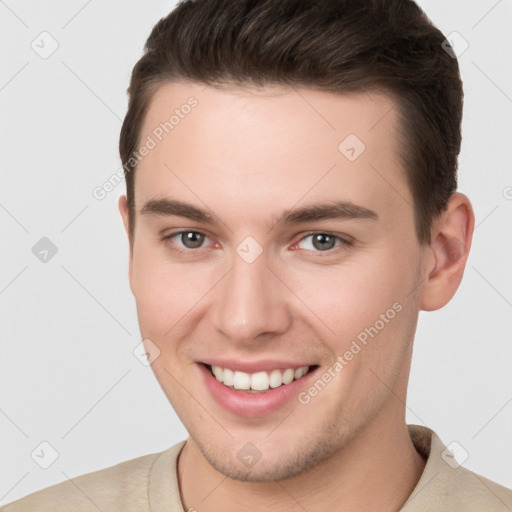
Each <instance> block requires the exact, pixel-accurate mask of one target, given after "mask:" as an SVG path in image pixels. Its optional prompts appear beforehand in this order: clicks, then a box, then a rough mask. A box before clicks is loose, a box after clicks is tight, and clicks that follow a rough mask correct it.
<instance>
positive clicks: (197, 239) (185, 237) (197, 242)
mask: <svg viewBox="0 0 512 512" xmlns="http://www.w3.org/2000/svg"><path fill="white" fill-rule="evenodd" d="M203 240H204V235H203V234H201V233H196V232H195V231H188V232H187V233H182V235H181V241H182V242H183V245H184V246H185V247H188V248H189V249H195V248H197V247H201V244H202V243H203Z"/></svg>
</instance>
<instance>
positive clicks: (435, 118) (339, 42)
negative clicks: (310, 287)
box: [119, 0, 463, 243]
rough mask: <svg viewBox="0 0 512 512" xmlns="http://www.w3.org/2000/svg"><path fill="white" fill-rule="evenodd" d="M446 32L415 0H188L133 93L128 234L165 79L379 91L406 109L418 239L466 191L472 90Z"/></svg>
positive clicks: (160, 32) (140, 71)
mask: <svg viewBox="0 0 512 512" xmlns="http://www.w3.org/2000/svg"><path fill="white" fill-rule="evenodd" d="M444 41H445V37H444V36H443V34H442V33H441V32H440V31H439V30H438V29H437V28H436V27H434V25H433V24H432V23H431V21H430V20H429V19H428V18H427V16H426V15H425V14H424V12H423V11H422V10H421V9H420V8H419V7H418V6H417V5H416V4H415V3H414V2H413V1H411V0H183V1H181V2H179V3H178V4H177V6H176V7H175V9H173V10H172V11H171V12H170V14H169V15H168V16H167V17H165V18H163V19H161V20H160V21H159V22H158V23H157V24H156V25H155V27H154V28H153V30H152V32H151V34H150V36H149V38H148V40H147V42H146V45H145V48H144V55H143V56H142V57H141V59H140V60H139V61H138V62H137V64H136V65H135V67H134V69H133V72H132V76H131V81H130V86H129V88H128V95H129V106H128V112H127V114H126V117H125V119H124V122H123V126H122V128H121V136H120V142H119V151H120V156H121V161H122V162H123V167H124V170H125V178H126V188H127V197H128V204H129V221H130V235H131V236H132V237H133V227H134V223H135V204H134V172H135V167H136V163H134V162H133V159H131V160H130V157H131V155H133V154H134V152H135V151H136V150H137V148H138V145H139V142H140V141H139V137H140V131H141V127H142V124H143V122H144V118H145V115H146V112H147V110H148V106H149V103H150V101H151V98H152V97H153V95H154V93H155V91H156V90H157V89H158V87H159V86H160V85H163V84H164V83H168V82H173V81H182V80H190V81H195V82H200V83H205V84H209V85H213V86H219V85H226V84H228V85H229V84H232V85H233V86H236V85H239V86H243V85H256V86H265V85H267V84H279V85H288V86H306V87H309V88H312V89H317V90H323V91H328V92H333V93H343V92H353V91H369V90H377V91H381V92H385V93H388V94H389V95H390V96H391V97H392V98H393V99H394V100H395V102H396V104H397V105H398V108H399V115H400V119H401V135H402V136H401V141H402V150H401V155H400V156H401V158H402V162H403V166H404V169H405V170H406V175H407V180H408V184H409V186H410V190H411V193H412V197H413V200H414V211H415V225H416V232H417V236H418V240H419V241H420V243H429V242H430V230H431V225H432V221H433V220H434V219H435V218H436V217H437V216H438V215H439V214H440V213H441V212H442V211H443V210H444V209H445V207H446V203H447V201H448V199H449V197H450V196H451V195H452V194H453V193H454V192H455V190H456V188H457V157H458V153H459V150H460V143H461V133H460V129H461V120H462V103H463V91H462V82H461V79H460V74H459V67H458V63H457V60H456V59H455V58H453V56H452V55H450V54H449V53H448V51H445V49H444V48H443V46H442V44H443V42H444Z"/></svg>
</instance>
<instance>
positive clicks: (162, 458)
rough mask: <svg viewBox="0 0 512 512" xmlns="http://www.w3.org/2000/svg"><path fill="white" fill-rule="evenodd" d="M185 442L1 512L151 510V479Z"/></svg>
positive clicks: (43, 492) (38, 494)
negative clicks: (157, 469)
mask: <svg viewBox="0 0 512 512" xmlns="http://www.w3.org/2000/svg"><path fill="white" fill-rule="evenodd" d="M183 445H184V441H183V442H180V443H178V444H176V445H174V446H172V447H171V448H169V449H167V450H165V451H163V452H159V453H152V454H149V455H144V456H142V457H138V458H136V459H131V460H127V461H124V462H121V463H119V464H116V465H115V466H111V467H108V468H105V469H101V470H99V471H94V472H92V473H87V474H84V475H81V476H78V477H73V478H69V479H68V480H66V481H64V482H61V483H58V484H55V485H52V486H51V487H47V488H46V489H42V490H40V491H37V492H34V493H32V494H29V495H28V496H25V497H24V498H21V499H19V500H17V501H14V502H12V503H9V504H8V505H5V506H4V507H3V508H2V509H1V512H22V511H23V512H92V511H94V512H97V511H98V510H101V511H102V512H118V511H119V512H121V511H122V512H126V511H127V510H137V511H140V512H143V511H145V510H148V511H149V510H150V504H149V488H150V486H151V485H152V484H151V478H152V476H153V477H154V476H155V475H154V472H155V469H154V468H156V467H160V468H161V467H163V466H165V467H169V464H171V465H172V464H173V463H174V464H175V462H176V459H177V455H178V454H179V451H180V449H181V447H182V446H183ZM169 477H170V478H169ZM168 478H169V479H171V478H172V475H168ZM153 480H154V478H153Z"/></svg>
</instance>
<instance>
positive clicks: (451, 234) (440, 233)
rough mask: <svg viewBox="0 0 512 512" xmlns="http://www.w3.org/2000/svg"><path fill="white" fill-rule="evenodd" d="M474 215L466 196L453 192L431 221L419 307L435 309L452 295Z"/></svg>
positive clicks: (465, 253)
mask: <svg viewBox="0 0 512 512" xmlns="http://www.w3.org/2000/svg"><path fill="white" fill-rule="evenodd" d="M474 228H475V215H474V213H473V208H472V206H471V203H470V201H469V199H468V198H467V197H466V196H465V195H464V194H460V193H459V192H457V193H455V194H453V195H452V196H451V197H450V199H449V201H448V204H447V206H446V209H445V210H444V211H443V212H442V214H441V215H440V216H439V217H438V218H437V219H436V220H435V221H434V224H433V226H432V230H431V243H430V244H429V246H428V249H427V252H428V257H427V261H428V263H427V269H426V272H427V275H428V277H427V278H426V281H425V282H424V284H423V286H422V292H421V301H420V307H421V309H422V310H424V311H434V310H436V309H440V308H442V307H443V306H445V305H446V304H447V303H448V302H449V301H450V300H451V298H452V297H453V296H454V295H455V292H456V291H457V288H458V287H459V285H460V282H461V280H462V275H463V274H464V268H465V267H466V261H467V258H468V254H469V249H470V247H471V240H472V238H473V230H474Z"/></svg>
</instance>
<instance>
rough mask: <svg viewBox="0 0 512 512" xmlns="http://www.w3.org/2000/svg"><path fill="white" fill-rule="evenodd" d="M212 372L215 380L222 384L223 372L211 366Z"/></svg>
mask: <svg viewBox="0 0 512 512" xmlns="http://www.w3.org/2000/svg"><path fill="white" fill-rule="evenodd" d="M212 372H213V375H215V378H216V379H217V380H218V381H219V382H222V377H223V375H222V374H223V371H222V368H221V367H220V366H212Z"/></svg>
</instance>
